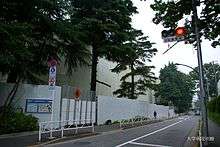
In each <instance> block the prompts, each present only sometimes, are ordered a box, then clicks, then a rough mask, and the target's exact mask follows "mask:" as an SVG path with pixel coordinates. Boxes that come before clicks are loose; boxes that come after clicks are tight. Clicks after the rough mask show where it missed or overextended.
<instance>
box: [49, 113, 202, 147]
mask: <svg viewBox="0 0 220 147" xmlns="http://www.w3.org/2000/svg"><path fill="white" fill-rule="evenodd" d="M198 119H199V117H198V116H183V117H179V118H176V119H172V120H167V121H163V122H159V123H154V124H150V125H146V126H141V127H138V128H131V129H127V130H117V131H114V132H108V133H103V134H101V135H97V136H91V137H87V138H82V139H77V140H71V141H66V142H61V143H56V144H52V145H48V146H53V147H141V146H156V147H164V146H173V147H182V146H184V144H186V142H187V139H188V136H189V135H190V134H191V132H192V130H193V128H195V127H196V125H197V122H198Z"/></svg>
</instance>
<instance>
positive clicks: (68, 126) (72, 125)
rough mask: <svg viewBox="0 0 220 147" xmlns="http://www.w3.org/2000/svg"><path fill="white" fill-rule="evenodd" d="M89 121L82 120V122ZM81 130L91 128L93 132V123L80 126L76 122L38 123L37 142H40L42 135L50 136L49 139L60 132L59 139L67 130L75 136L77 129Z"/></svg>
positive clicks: (78, 122)
mask: <svg viewBox="0 0 220 147" xmlns="http://www.w3.org/2000/svg"><path fill="white" fill-rule="evenodd" d="M86 121H89V122H91V120H84V122H86ZM83 128H92V132H94V125H93V123H89V124H87V123H84V124H82V123H81V122H80V121H77V120H64V121H49V122H40V123H39V138H38V140H39V141H41V139H42V134H46V133H48V134H50V137H49V138H51V139H52V138H53V133H54V132H60V133H61V137H63V136H64V131H67V130H75V134H76V133H77V132H78V129H83Z"/></svg>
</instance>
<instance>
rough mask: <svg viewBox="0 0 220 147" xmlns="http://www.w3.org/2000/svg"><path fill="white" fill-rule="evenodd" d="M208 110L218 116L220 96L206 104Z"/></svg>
mask: <svg viewBox="0 0 220 147" xmlns="http://www.w3.org/2000/svg"><path fill="white" fill-rule="evenodd" d="M208 110H209V112H215V113H219V114H220V96H218V97H216V98H215V99H213V100H211V101H210V102H208Z"/></svg>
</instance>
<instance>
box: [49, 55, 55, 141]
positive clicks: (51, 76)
mask: <svg viewBox="0 0 220 147" xmlns="http://www.w3.org/2000/svg"><path fill="white" fill-rule="evenodd" d="M48 65H49V80H48V85H49V91H51V92H52V95H51V100H52V110H51V116H50V137H49V138H50V139H53V137H52V124H53V123H52V121H53V115H54V114H53V113H54V109H53V108H54V106H53V105H54V97H55V92H56V90H55V88H56V65H57V61H56V60H54V59H52V60H50V61H49V62H48Z"/></svg>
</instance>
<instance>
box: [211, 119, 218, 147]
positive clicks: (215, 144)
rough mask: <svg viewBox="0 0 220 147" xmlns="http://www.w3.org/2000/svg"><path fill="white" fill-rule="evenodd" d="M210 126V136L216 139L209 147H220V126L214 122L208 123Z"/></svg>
mask: <svg viewBox="0 0 220 147" xmlns="http://www.w3.org/2000/svg"><path fill="white" fill-rule="evenodd" d="M208 126H209V136H210V137H215V140H214V141H213V142H210V144H209V145H208V147H220V125H218V124H216V123H215V122H213V121H212V120H210V119H209V121H208Z"/></svg>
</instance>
